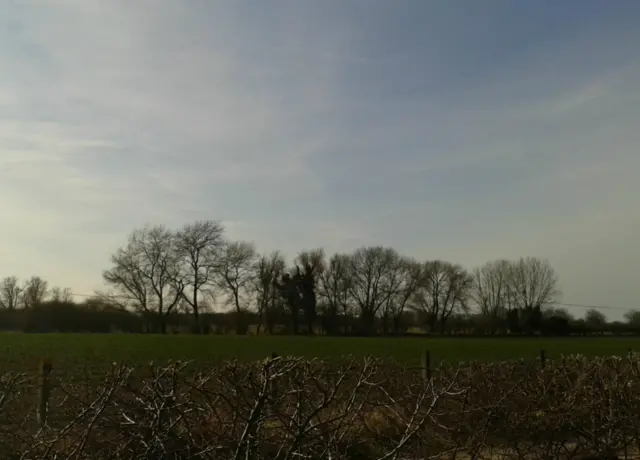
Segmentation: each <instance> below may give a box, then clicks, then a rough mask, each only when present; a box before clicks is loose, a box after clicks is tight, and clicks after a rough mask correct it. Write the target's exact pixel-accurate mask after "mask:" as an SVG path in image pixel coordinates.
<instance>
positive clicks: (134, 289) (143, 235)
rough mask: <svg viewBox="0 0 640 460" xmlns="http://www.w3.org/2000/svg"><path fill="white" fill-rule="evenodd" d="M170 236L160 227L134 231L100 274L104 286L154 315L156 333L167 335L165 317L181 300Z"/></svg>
mask: <svg viewBox="0 0 640 460" xmlns="http://www.w3.org/2000/svg"><path fill="white" fill-rule="evenodd" d="M175 241H176V240H175V238H174V235H173V234H172V232H170V231H169V230H167V229H166V228H165V227H164V226H154V227H145V228H143V229H140V230H135V231H134V232H133V233H132V234H131V236H130V237H129V242H128V244H127V246H126V247H125V248H121V249H118V251H117V252H116V253H115V254H114V255H113V256H112V257H111V262H112V264H113V265H114V266H113V267H112V268H111V269H110V270H107V271H105V272H104V273H103V278H104V280H105V282H106V283H108V284H110V285H111V286H113V287H114V288H115V289H116V290H117V291H118V292H119V294H120V295H123V296H125V297H129V298H131V299H132V300H134V301H135V303H136V306H137V307H138V308H139V309H141V310H142V311H143V312H145V313H149V314H154V315H155V317H156V319H157V322H158V326H159V328H158V329H159V331H160V332H161V333H163V334H164V333H166V332H167V317H168V316H169V315H170V314H171V313H172V311H173V310H174V309H175V308H176V307H177V306H178V304H179V302H180V300H181V299H182V298H183V292H184V286H185V284H184V281H183V280H182V278H181V270H180V269H181V266H180V262H181V260H180V254H179V253H178V251H177V250H176V244H175Z"/></svg>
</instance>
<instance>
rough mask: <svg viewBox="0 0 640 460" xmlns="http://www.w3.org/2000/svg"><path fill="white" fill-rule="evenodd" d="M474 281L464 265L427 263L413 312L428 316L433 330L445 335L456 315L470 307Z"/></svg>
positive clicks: (429, 324)
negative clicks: (448, 324) (452, 317)
mask: <svg viewBox="0 0 640 460" xmlns="http://www.w3.org/2000/svg"><path fill="white" fill-rule="evenodd" d="M472 286H473V277H472V276H471V275H470V274H469V273H468V272H467V271H466V270H465V269H464V268H463V267H461V266H460V265H458V264H452V263H450V262H444V261H441V260H434V261H428V262H425V263H424V265H423V275H422V279H421V281H420V283H419V284H418V288H417V289H416V292H415V295H414V297H413V305H412V306H413V308H414V310H415V311H417V312H418V313H420V314H422V315H423V316H424V320H425V322H426V323H427V325H428V326H429V328H430V330H432V331H434V330H436V329H437V328H438V327H439V330H440V332H444V329H445V326H446V322H447V320H448V319H449V318H450V317H451V315H452V314H454V313H459V312H465V311H466V310H467V309H468V306H469V298H470V295H471V288H472Z"/></svg>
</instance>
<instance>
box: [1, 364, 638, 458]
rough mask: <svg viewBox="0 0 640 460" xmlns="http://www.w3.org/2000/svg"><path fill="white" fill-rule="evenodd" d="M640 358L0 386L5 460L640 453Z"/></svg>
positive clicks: (4, 381)
mask: <svg viewBox="0 0 640 460" xmlns="http://www.w3.org/2000/svg"><path fill="white" fill-rule="evenodd" d="M639 364H640V360H639V359H638V356H636V355H632V356H629V357H628V358H624V359H623V358H598V359H586V358H584V357H581V356H573V357H567V358H563V359H561V360H557V361H547V363H546V365H545V366H541V364H540V363H528V364H525V363H523V362H502V363H490V364H487V363H483V364H481V363H465V364H461V365H458V366H452V365H441V366H440V367H437V368H435V369H433V371H432V376H433V377H432V379H431V380H429V381H425V379H423V378H422V376H421V372H420V370H419V369H411V368H406V367H402V366H401V365H398V364H395V363H388V362H384V361H381V360H375V359H365V360H356V359H353V358H349V357H345V358H344V359H341V360H339V361H333V362H323V361H321V360H304V359H300V358H289V357H285V358H275V359H268V360H265V361H264V362H255V363H239V362H228V363H225V364H223V365H220V366H218V367H216V368H213V369H207V370H206V371H205V370H202V371H201V372H197V373H195V372H192V371H188V369H187V367H188V366H189V364H188V363H175V364H172V365H170V366H165V367H158V366H150V367H148V368H145V369H144V370H142V371H140V370H139V369H138V370H136V369H132V368H130V367H127V366H119V365H115V364H114V366H113V368H112V370H111V372H109V373H108V374H106V375H103V376H102V378H101V379H99V380H96V378H95V376H94V377H91V378H84V379H83V378H75V379H64V378H60V377H59V376H57V377H56V376H55V375H54V376H53V377H52V378H53V384H54V391H53V393H52V396H51V401H50V415H49V418H48V424H47V425H46V426H44V427H42V428H41V427H40V426H39V425H38V423H37V421H36V419H35V410H34V409H35V406H36V404H35V401H36V395H37V388H36V382H35V381H33V380H31V379H29V378H27V377H25V376H22V375H8V374H7V375H5V376H3V377H2V378H1V379H0V430H1V432H0V457H1V458H30V459H32V458H69V459H72V458H73V459H84V458H86V459H130V458H136V459H165V458H166V459H169V458H171V459H262V458H264V459H303V458H308V459H316V458H317V459H321V458H331V459H347V458H348V459H353V458H361V459H409V458H411V459H414V458H458V459H460V458H496V456H501V457H502V458H514V459H515V458H518V459H525V458H526V459H529V458H536V459H556V458H567V459H569V458H584V457H585V456H587V455H604V454H611V453H619V452H623V451H626V452H632V451H634V452H635V451H639V450H640V449H639V448H640V418H639V417H638V416H637V414H638V413H640V402H639V401H638V398H637V397H636V395H637V394H640V379H639V378H638V376H639V368H640V366H639Z"/></svg>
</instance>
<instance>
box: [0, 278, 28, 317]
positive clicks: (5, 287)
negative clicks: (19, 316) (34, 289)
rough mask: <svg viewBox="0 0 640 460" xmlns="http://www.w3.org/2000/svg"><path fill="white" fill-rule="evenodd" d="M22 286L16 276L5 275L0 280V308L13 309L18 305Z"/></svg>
mask: <svg viewBox="0 0 640 460" xmlns="http://www.w3.org/2000/svg"><path fill="white" fill-rule="evenodd" d="M22 290H23V287H22V286H20V282H19V281H18V277H17V276H7V277H5V278H3V279H2V281H0V308H6V309H8V310H15V309H16V308H18V307H19V306H20V302H21V299H20V296H21V295H22Z"/></svg>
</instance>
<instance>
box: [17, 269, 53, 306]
mask: <svg viewBox="0 0 640 460" xmlns="http://www.w3.org/2000/svg"><path fill="white" fill-rule="evenodd" d="M47 294H48V283H47V282H46V281H45V280H43V279H42V278H40V277H39V276H32V277H31V278H29V279H28V280H27V281H26V282H25V284H24V287H23V288H22V296H21V298H22V305H23V306H24V308H31V307H34V306H36V305H38V304H39V303H42V302H44V300H45V299H46V298H47Z"/></svg>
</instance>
